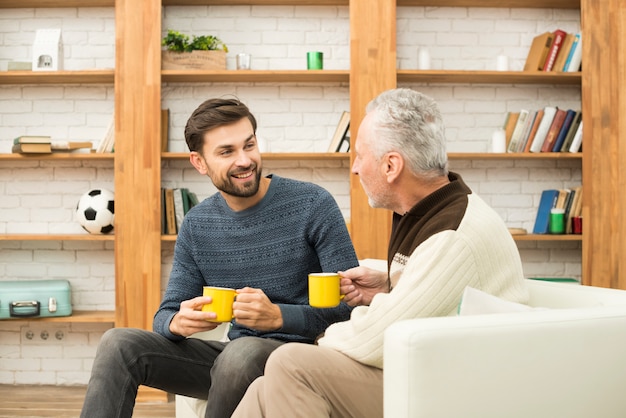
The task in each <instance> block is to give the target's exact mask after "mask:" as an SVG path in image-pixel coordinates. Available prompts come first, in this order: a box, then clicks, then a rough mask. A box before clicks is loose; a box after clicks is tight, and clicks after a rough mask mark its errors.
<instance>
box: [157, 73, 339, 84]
mask: <svg viewBox="0 0 626 418" xmlns="http://www.w3.org/2000/svg"><path fill="white" fill-rule="evenodd" d="M349 75H350V73H349V71H347V70H281V71H274V70H224V71H180V70H163V71H161V80H162V81H163V82H166V83H198V82H205V83H206V82H213V83H217V82H220V83H245V82H247V83H298V82H305V83H329V82H346V83H347V82H348V81H349Z"/></svg>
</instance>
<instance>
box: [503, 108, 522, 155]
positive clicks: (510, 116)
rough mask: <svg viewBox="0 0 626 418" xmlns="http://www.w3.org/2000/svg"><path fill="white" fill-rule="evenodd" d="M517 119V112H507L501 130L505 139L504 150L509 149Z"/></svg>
mask: <svg viewBox="0 0 626 418" xmlns="http://www.w3.org/2000/svg"><path fill="white" fill-rule="evenodd" d="M518 118H519V112H508V113H507V114H506V119H505V121H504V125H503V127H502V128H503V129H504V134H505V137H506V149H508V148H509V144H510V143H511V136H513V131H514V130H515V125H516V124H517V119H518Z"/></svg>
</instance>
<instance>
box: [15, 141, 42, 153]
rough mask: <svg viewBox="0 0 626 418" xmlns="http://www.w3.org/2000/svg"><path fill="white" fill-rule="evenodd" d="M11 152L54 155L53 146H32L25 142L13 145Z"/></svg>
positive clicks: (35, 144)
mask: <svg viewBox="0 0 626 418" xmlns="http://www.w3.org/2000/svg"><path fill="white" fill-rule="evenodd" d="M11 152H13V153H15V154H50V153H52V145H50V144H49V143H48V144H37V143H34V144H31V143H29V142H24V143H21V144H13V146H12V147H11Z"/></svg>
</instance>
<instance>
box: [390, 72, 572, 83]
mask: <svg viewBox="0 0 626 418" xmlns="http://www.w3.org/2000/svg"><path fill="white" fill-rule="evenodd" d="M397 78H398V82H405V83H406V82H414V83H457V84H465V85H467V84H555V85H580V84H581V82H582V76H581V73H580V72H575V73H560V72H541V71H466V70H427V71H426V70H398V71H397Z"/></svg>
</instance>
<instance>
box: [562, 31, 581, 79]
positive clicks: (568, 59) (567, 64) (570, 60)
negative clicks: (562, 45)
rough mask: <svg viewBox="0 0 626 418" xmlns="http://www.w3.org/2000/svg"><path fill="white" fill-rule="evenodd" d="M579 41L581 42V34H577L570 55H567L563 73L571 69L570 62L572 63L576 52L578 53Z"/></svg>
mask: <svg viewBox="0 0 626 418" xmlns="http://www.w3.org/2000/svg"><path fill="white" fill-rule="evenodd" d="M578 41H580V33H577V34H576V37H575V38H574V42H572V46H571V47H570V49H569V54H567V59H566V60H565V64H563V69H562V70H561V71H567V69H568V68H569V64H570V62H572V57H573V56H574V51H576V45H577V44H578Z"/></svg>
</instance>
